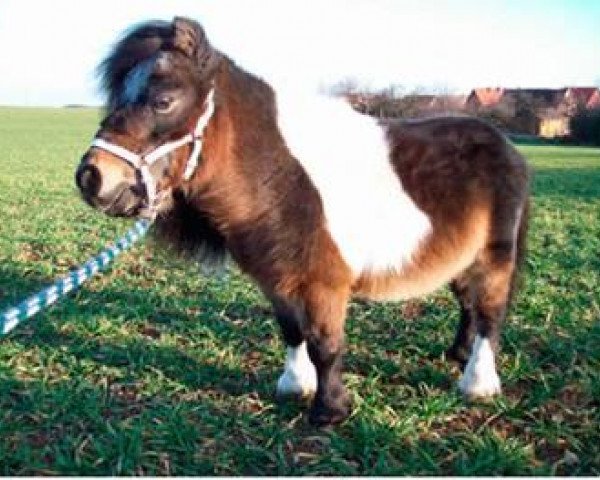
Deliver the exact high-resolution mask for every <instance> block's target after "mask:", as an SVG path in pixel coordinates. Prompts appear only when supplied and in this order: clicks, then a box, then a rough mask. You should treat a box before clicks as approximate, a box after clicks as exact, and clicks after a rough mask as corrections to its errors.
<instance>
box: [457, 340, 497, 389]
mask: <svg viewBox="0 0 600 480" xmlns="http://www.w3.org/2000/svg"><path fill="white" fill-rule="evenodd" d="M458 388H459V390H460V391H461V392H462V393H463V394H464V395H466V396H467V397H470V398H481V397H484V398H485V397H491V396H493V395H496V394H499V393H500V391H501V388H500V377H498V374H497V373H496V364H495V361H494V351H493V350H492V347H491V345H490V341H489V340H488V339H487V338H481V337H480V336H479V335H477V336H476V337H475V341H474V342H473V350H472V352H471V356H470V357H469V361H468V363H467V366H466V368H465V371H464V373H463V376H462V377H461V379H460V380H459V382H458Z"/></svg>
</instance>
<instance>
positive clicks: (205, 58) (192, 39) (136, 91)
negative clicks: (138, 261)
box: [75, 17, 221, 216]
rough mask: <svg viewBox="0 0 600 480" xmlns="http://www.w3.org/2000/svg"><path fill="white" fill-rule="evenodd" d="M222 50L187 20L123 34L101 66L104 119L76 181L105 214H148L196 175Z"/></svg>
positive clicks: (142, 28) (87, 198) (158, 207)
mask: <svg viewBox="0 0 600 480" xmlns="http://www.w3.org/2000/svg"><path fill="white" fill-rule="evenodd" d="M220 60H221V55H220V54H219V53H218V52H217V51H216V50H214V49H213V48H212V47H211V45H210V44H209V42H208V41H207V39H206V36H205V34H204V30H203V29H202V27H201V26H200V25H199V24H198V23H196V22H194V21H192V20H189V19H186V18H179V17H177V18H175V19H174V20H173V22H172V23H169V22H159V21H155V22H150V23H145V24H143V25H140V26H137V27H135V28H133V29H132V30H130V31H129V32H128V33H126V34H125V35H124V36H123V38H122V39H121V40H120V41H119V42H118V43H117V44H116V46H115V47H114V49H113V51H112V52H111V53H110V54H109V56H108V57H107V58H106V59H105V60H104V61H103V62H102V63H101V65H100V67H99V72H100V74H101V77H102V85H103V87H104V89H105V91H106V94H107V99H108V101H107V106H106V107H107V108H106V117H105V118H104V120H103V121H102V122H101V124H100V129H99V130H98V132H97V134H96V137H95V139H94V140H93V141H92V144H91V147H90V148H89V150H88V151H87V152H86V153H85V154H84V155H83V158H82V159H81V163H80V165H79V167H78V169H77V172H76V175H75V180H76V183H77V186H78V187H79V189H80V191H81V194H82V196H83V198H84V199H85V201H86V202H88V203H89V204H90V205H92V206H94V207H96V208H99V209H101V210H102V211H104V212H105V213H107V214H109V215H116V216H136V215H149V214H150V215H152V214H154V212H155V211H156V210H157V209H160V208H162V207H164V205H166V204H168V199H169V196H170V192H172V191H173V189H174V188H176V187H177V186H178V185H180V184H181V183H182V182H184V181H185V180H188V179H189V178H190V177H191V176H192V175H193V173H194V170H195V168H196V163H197V162H198V160H199V158H198V157H199V155H200V150H201V147H202V143H201V137H202V133H203V130H204V127H205V126H206V124H207V123H208V121H209V120H210V117H211V115H212V112H213V91H214V90H213V88H214V86H213V81H214V76H215V73H216V70H217V67H218V65H219V63H220Z"/></svg>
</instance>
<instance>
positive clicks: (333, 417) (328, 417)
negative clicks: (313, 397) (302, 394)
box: [308, 395, 352, 427]
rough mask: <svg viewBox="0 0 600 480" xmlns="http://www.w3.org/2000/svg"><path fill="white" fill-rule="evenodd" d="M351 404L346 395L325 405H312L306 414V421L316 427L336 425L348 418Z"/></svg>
mask: <svg viewBox="0 0 600 480" xmlns="http://www.w3.org/2000/svg"><path fill="white" fill-rule="evenodd" d="M351 410H352V402H351V401H350V398H349V397H348V396H347V395H343V396H342V397H341V398H339V399H337V400H335V401H333V402H330V404H329V405H325V404H323V403H321V402H318V403H314V404H313V406H312V407H311V409H310V412H309V414H308V421H309V422H310V423H311V424H312V425H314V426H316V427H326V426H328V425H337V424H338V423H341V422H343V421H344V420H346V419H347V418H348V417H349V416H350V412H351Z"/></svg>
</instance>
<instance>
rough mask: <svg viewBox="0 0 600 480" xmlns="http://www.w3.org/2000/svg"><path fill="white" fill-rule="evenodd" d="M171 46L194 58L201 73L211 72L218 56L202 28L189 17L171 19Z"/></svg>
mask: <svg viewBox="0 0 600 480" xmlns="http://www.w3.org/2000/svg"><path fill="white" fill-rule="evenodd" d="M173 46H174V47H175V48H176V49H178V50H179V51H181V52H183V53H184V54H185V55H186V56H188V57H189V58H190V59H192V60H194V61H195V62H196V63H197V65H198V68H199V70H200V72H201V73H209V72H211V71H212V70H213V69H214V67H215V66H216V64H217V62H218V60H219V58H220V55H219V53H218V52H217V51H216V50H215V49H213V48H212V46H211V45H210V43H209V41H208V39H207V38H206V34H205V33H204V29H203V28H202V27H201V26H200V24H199V23H198V22H196V21H194V20H191V19H189V18H185V17H175V18H174V19H173Z"/></svg>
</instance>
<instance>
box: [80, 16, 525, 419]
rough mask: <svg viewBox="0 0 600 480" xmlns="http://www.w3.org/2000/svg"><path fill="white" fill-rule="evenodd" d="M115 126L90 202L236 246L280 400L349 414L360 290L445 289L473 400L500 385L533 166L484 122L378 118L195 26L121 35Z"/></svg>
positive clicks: (90, 169) (92, 173)
mask: <svg viewBox="0 0 600 480" xmlns="http://www.w3.org/2000/svg"><path fill="white" fill-rule="evenodd" d="M101 72H102V76H103V84H104V87H105V89H106V92H107V95H108V104H107V108H108V111H107V116H106V118H105V119H104V120H103V121H102V123H101V126H100V129H99V130H98V133H97V134H96V138H95V139H94V141H93V143H92V146H91V148H90V149H89V150H88V151H87V153H86V154H85V155H84V156H83V159H82V160H81V164H80V165H79V168H78V170H77V173H76V181H77V185H78V186H79V189H80V190H81V194H82V196H83V198H84V199H85V200H86V201H87V202H88V203H90V204H91V205H93V206H95V207H97V208H99V209H101V210H102V211H104V212H106V213H108V214H110V215H124V216H132V217H133V216H143V215H148V216H152V217H155V228H154V231H155V233H156V235H157V236H158V237H159V238H161V239H163V240H164V241H166V242H167V243H169V244H170V245H174V246H175V247H177V248H178V249H179V250H180V251H181V252H184V253H185V252H187V253H189V254H192V255H196V256H200V257H203V258H205V257H207V256H213V255H215V254H217V255H218V254H220V253H224V252H228V253H229V254H230V255H231V257H233V259H234V260H235V261H236V263H237V264H238V265H239V267H240V268H241V269H242V270H243V271H244V272H246V273H247V274H248V275H249V276H250V277H252V278H253V279H254V280H255V281H256V282H257V283H258V285H259V286H260V288H261V289H262V291H263V292H264V293H265V295H266V296H267V297H268V298H269V299H270V301H271V302H272V304H273V307H274V311H275V315H276V317H277V320H278V321H279V324H280V325H281V329H282V331H283V338H284V340H285V343H286V345H287V360H286V363H285V370H284V372H283V374H282V376H281V377H280V379H279V381H278V384H277V393H278V394H279V395H313V394H314V399H313V403H312V407H311V411H310V420H311V421H312V422H313V423H315V424H330V423H336V422H340V421H342V420H343V419H344V418H346V417H347V415H348V414H349V408H350V402H349V397H348V394H347V392H346V390H345V388H344V385H343V383H342V379H341V373H342V350H343V344H344V321H345V317H346V308H347V305H348V302H349V300H350V298H351V297H353V296H356V297H363V298H367V299H378V300H397V299H406V298H409V297H414V296H417V295H423V294H426V293H428V292H431V291H433V290H435V289H437V288H438V287H440V286H442V285H444V284H446V283H448V282H450V285H451V287H452V290H453V292H454V293H455V295H456V297H457V299H458V302H459V304H460V309H461V317H460V324H459V327H458V331H457V334H456V338H455V340H454V343H453V345H452V346H451V348H450V349H449V350H448V356H449V357H451V358H453V359H455V360H457V361H458V362H459V363H460V364H461V366H462V367H463V375H462V377H461V379H460V381H459V383H458V387H459V389H460V390H461V391H462V392H463V393H464V394H465V395H467V396H472V397H481V396H483V397H485V396H491V395H494V394H497V393H499V392H500V380H499V377H498V375H497V373H496V367H495V360H494V357H495V352H496V350H497V348H498V343H499V327H500V324H501V323H502V321H503V319H504V317H505V315H506V309H507V304H508V302H509V299H510V296H511V292H512V290H513V284H514V279H515V275H516V270H517V264H518V259H519V258H520V257H521V254H522V249H523V244H524V236H525V230H526V228H525V225H526V220H527V205H528V168H527V166H526V163H525V161H524V160H523V158H522V157H521V155H519V154H518V153H517V152H516V151H515V149H514V148H513V147H512V146H511V145H510V144H509V143H508V142H507V141H506V140H505V138H504V137H503V136H502V135H500V134H499V133H498V132H497V131H496V130H495V129H494V128H492V127H491V126H489V125H487V124H485V123H482V122H481V121H478V120H475V119H471V118H464V117H463V118H435V119H430V120H423V121H414V122H401V121H394V120H392V121H377V120H375V119H373V118H370V117H367V116H363V115H361V114H359V113H356V112H354V111H353V110H352V108H351V107H350V106H349V105H348V104H347V103H345V102H344V101H343V100H339V99H337V100H336V99H328V98H314V99H313V98H309V97H306V98H304V97H301V96H297V95H286V94H284V93H283V92H282V91H278V90H276V89H274V88H273V87H272V86H271V85H269V84H267V83H266V82H265V81H263V80H261V79H259V78H256V77H255V76H253V75H251V74H249V73H247V72H245V71H244V70H242V69H241V68H239V67H238V66H236V65H235V63H234V62H233V61H232V60H230V59H229V58H227V57H226V56H225V55H223V54H222V53H220V52H219V51H217V50H216V49H214V48H212V47H211V45H210V44H209V42H208V41H207V39H206V36H205V34H204V31H203V29H202V27H201V26H200V25H199V24H198V23H196V22H194V21H192V20H189V19H186V18H175V19H174V20H173V22H172V23H169V22H160V21H157V22H150V23H146V24H143V25H140V26H137V27H135V28H133V29H132V30H130V31H129V32H128V33H126V34H125V35H124V37H123V38H122V39H121V40H120V41H119V42H118V43H117V45H116V46H115V48H114V49H113V51H112V53H111V54H110V55H109V56H108V58H107V59H106V60H105V61H104V62H103V63H102V65H101Z"/></svg>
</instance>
